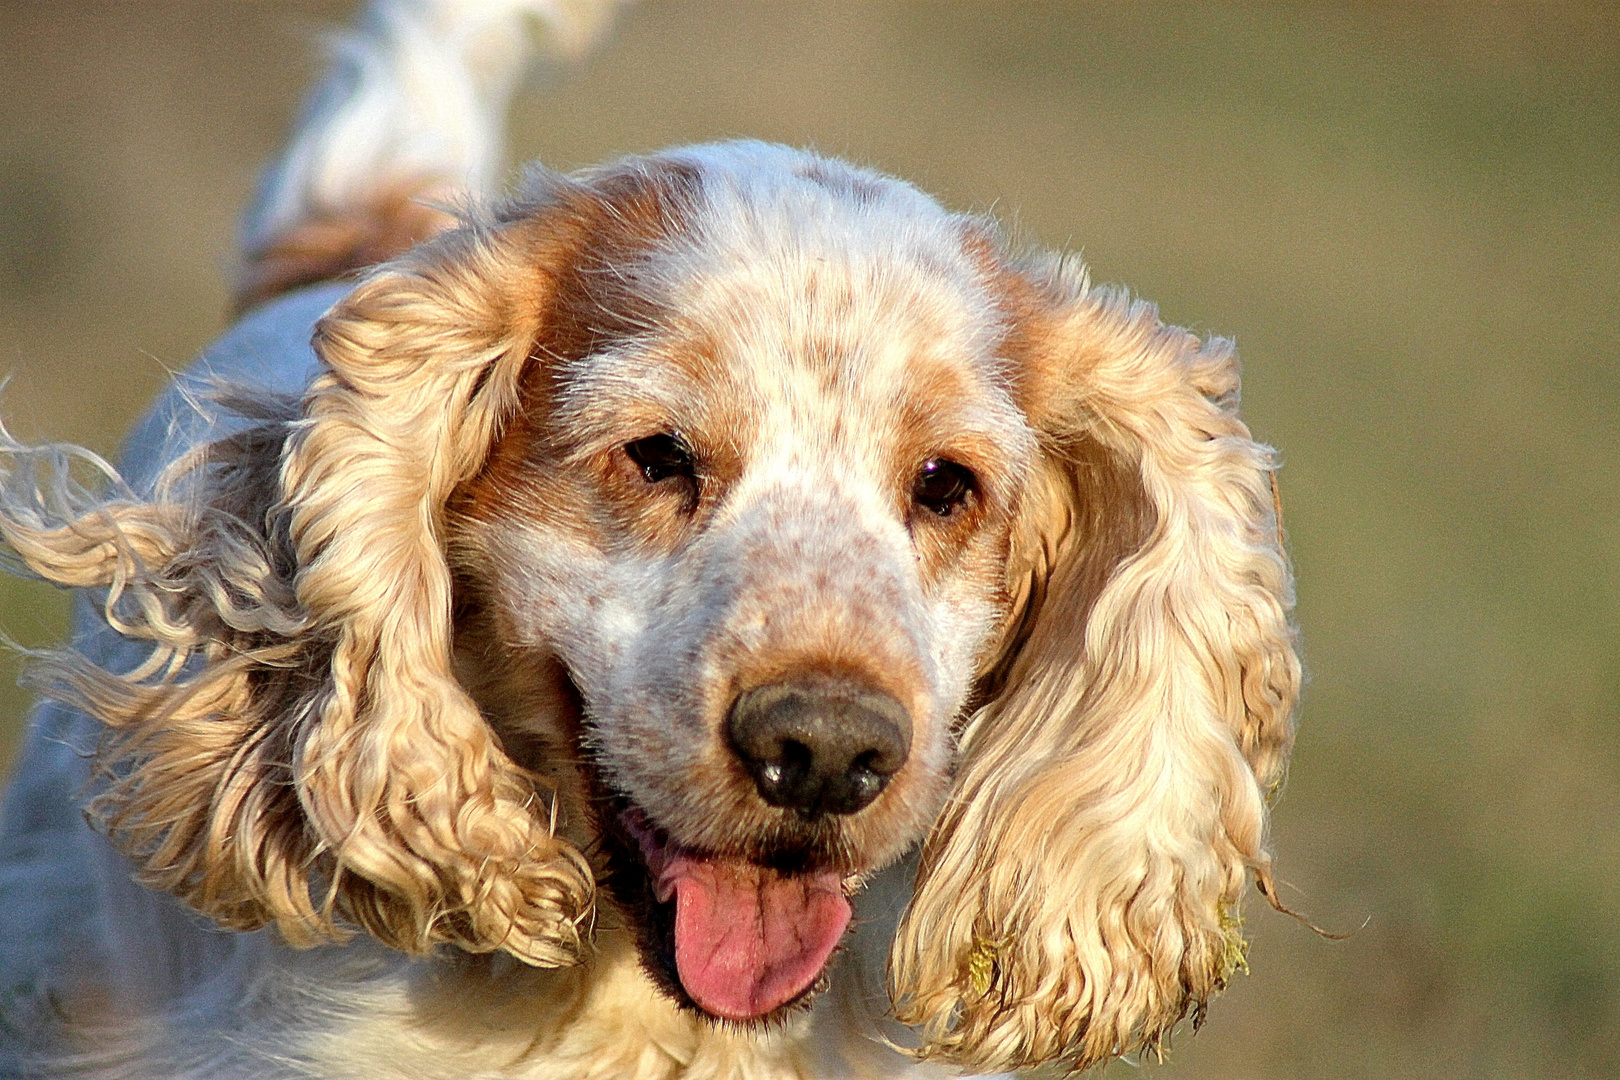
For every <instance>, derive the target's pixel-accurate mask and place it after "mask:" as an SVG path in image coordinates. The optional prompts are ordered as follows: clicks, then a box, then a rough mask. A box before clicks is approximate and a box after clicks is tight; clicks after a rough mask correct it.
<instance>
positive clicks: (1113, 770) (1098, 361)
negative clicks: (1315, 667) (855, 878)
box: [891, 261, 1300, 1072]
mask: <svg viewBox="0 0 1620 1080" xmlns="http://www.w3.org/2000/svg"><path fill="white" fill-rule="evenodd" d="M1003 280H1004V281H1005V282H1007V283H1008V290H1009V293H1010V295H1011V296H1012V299H1011V300H1010V301H1009V304H1010V306H1011V307H1012V308H1013V310H1014V312H1015V314H1014V315H1013V317H1012V320H1011V322H1012V329H1011V332H1010V335H1009V341H1008V352H1009V353H1010V354H1011V358H1012V359H1013V360H1014V361H1015V362H1016V363H1017V364H1018V365H1019V368H1020V371H1019V379H1020V390H1019V393H1020V395H1021V397H1022V399H1023V404H1024V408H1025V411H1026V414H1027V415H1028V417H1029V420H1030V422H1031V424H1032V426H1034V427H1035V428H1036V429H1037V431H1038V432H1039V433H1040V436H1041V444H1042V450H1041V454H1040V458H1039V460H1038V462H1037V464H1036V467H1035V470H1034V473H1033V476H1032V478H1031V482H1030V485H1029V489H1028V492H1027V495H1026V500H1025V505H1024V508H1023V511H1022V519H1021V524H1020V526H1019V529H1020V531H1019V532H1018V534H1017V535H1016V536H1015V540H1014V544H1013V555H1012V559H1011V564H1012V580H1011V581H1010V582H1009V584H1010V587H1011V589H1012V592H1013V596H1014V599H1015V608H1016V610H1015V613H1014V617H1013V618H1012V619H1011V620H1010V623H1009V629H1008V631H1007V634H1006V640H1005V642H1004V643H1003V647H1002V650H1001V653H1000V655H999V657H998V658H997V660H996V662H995V664H994V666H993V669H992V670H991V671H990V672H989V673H988V674H987V675H986V676H985V683H984V686H985V689H984V697H986V698H987V699H988V700H986V702H985V704H983V705H982V707H980V708H979V709H978V710H977V711H976V712H975V713H974V715H973V716H972V718H971V720H970V722H969V724H968V726H967V728H966V729H965V731H964V733H963V739H962V749H961V762H960V771H959V775H958V779H957V786H956V790H955V794H954V797H953V798H952V799H951V801H950V804H949V808H948V809H947V810H946V812H945V813H944V815H943V816H942V817H941V819H940V821H939V822H938V825H937V827H936V828H935V830H934V832H933V833H932V835H931V836H930V838H929V839H928V841H927V843H926V845H925V847H924V850H923V854H922V862H921V868H920V871H919V874H918V881H917V889H916V894H915V897H914V899H913V901H912V904H911V907H910V909H909V910H908V912H907V914H906V917H905V919H904V922H903V924H902V926H901V928H900V931H899V934H898V936H897V938H896V941H895V945H894V951H893V954H892V960H891V979H892V984H893V985H892V991H893V993H894V997H895V1001H896V1003H897V1011H898V1014H899V1015H900V1017H901V1018H902V1019H903V1020H905V1021H907V1022H909V1023H913V1024H918V1025H921V1026H922V1028H923V1031H924V1035H925V1039H926V1042H925V1049H924V1052H925V1053H929V1054H932V1055H935V1056H938V1057H941V1058H944V1059H947V1060H952V1061H955V1062H957V1063H959V1064H962V1065H964V1066H967V1067H969V1068H970V1070H972V1071H985V1072H992V1071H994V1072H999V1071H1003V1070H1011V1069H1014V1068H1019V1067H1027V1066H1030V1065H1033V1064H1036V1063H1039V1062H1042V1061H1048V1060H1053V1059H1064V1060H1066V1061H1068V1062H1070V1063H1071V1064H1073V1065H1074V1066H1075V1067H1077V1068H1084V1067H1086V1066H1089V1065H1091V1064H1094V1063H1096V1062H1099V1061H1103V1060H1106V1059H1107V1058H1109V1057H1111V1056H1114V1055H1118V1054H1122V1053H1126V1052H1129V1051H1131V1050H1132V1049H1135V1048H1138V1047H1142V1046H1149V1047H1154V1048H1157V1047H1159V1046H1160V1045H1162V1043H1163V1041H1164V1040H1165V1038H1166V1037H1167V1036H1168V1034H1169V1032H1170V1030H1171V1029H1172V1028H1173V1027H1174V1025H1175V1024H1176V1022H1177V1021H1178V1020H1180V1019H1181V1018H1182V1017H1184V1016H1186V1015H1188V1014H1189V1013H1191V1014H1192V1015H1193V1017H1194V1020H1195V1021H1196V1020H1198V1019H1200V1018H1201V1016H1202V1012H1203V1009H1204V1006H1205V1003H1206V1001H1207V999H1208V998H1209V997H1210V995H1211V994H1213V993H1214V992H1216V991H1217V990H1219V989H1220V988H1221V987H1222V985H1223V984H1224V981H1225V979H1226V978H1227V976H1228V975H1229V974H1230V972H1231V971H1232V969H1233V967H1234V966H1237V965H1241V964H1242V962H1243V949H1244V943H1243V940H1242V938H1241V936H1240V933H1239V931H1240V923H1239V920H1238V915H1237V907H1238V904H1239V901H1240V897H1241V894H1242V891H1243V888H1244V885H1245V882H1246V880H1247V876H1248V874H1249V873H1251V872H1252V873H1253V874H1255V875H1256V877H1257V878H1258V880H1259V882H1260V884H1261V888H1262V890H1263V891H1265V892H1266V893H1267V895H1268V896H1269V895H1271V878H1270V861H1269V855H1268V853H1267V850H1266V847H1265V839H1266V838H1265V828H1266V801H1267V797H1268V795H1269V794H1270V792H1271V791H1272V790H1273V789H1274V788H1275V786H1276V785H1277V784H1278V783H1279V781H1280V779H1281V773H1282V768H1283V764H1284V760H1285V758H1286V755H1287V751H1288V748H1289V744H1290V740H1291V736H1292V714H1293V708H1294V703H1295V699H1296V696H1297V693H1298V687H1299V681H1300V667H1299V662H1298V659H1297V656H1296V653H1295V647H1294V644H1295V643H1294V635H1293V631H1292V628H1291V625H1290V622H1289V610H1290V607H1291V604H1292V591H1291V589H1292V587H1291V579H1290V574H1289V568H1288V565H1287V560H1286V556H1285V554H1284V552H1283V550H1282V547H1281V540H1280V535H1279V530H1278V525H1279V523H1278V520H1277V511H1276V504H1275V501H1274V498H1273V491H1274V489H1273V488H1272V486H1271V470H1272V468H1273V467H1274V462H1273V459H1272V453H1271V451H1270V450H1269V449H1267V448H1266V447H1264V446H1261V445H1259V444H1257V443H1256V442H1254V441H1253V440H1252V439H1251V438H1250V435H1249V432H1248V429H1247V428H1246V427H1245V426H1244V424H1243V422H1242V421H1241V420H1240V419H1239V418H1238V415H1237V396H1238V374H1237V364H1236V360H1235V358H1234V356H1233V353H1232V348H1231V344H1230V343H1229V342H1227V341H1224V340H1221V339H1210V340H1208V341H1200V340H1199V339H1198V338H1196V337H1194V336H1193V335H1191V334H1189V333H1187V332H1186V331H1183V330H1179V329H1176V328H1174V327H1169V326H1166V325H1164V324H1163V323H1161V322H1160V320H1159V318H1158V315H1157V312H1156V311H1155V309H1154V308H1153V307H1152V306H1151V305H1148V304H1146V303H1142V302H1132V301H1131V300H1130V299H1129V298H1128V297H1126V296H1124V295H1122V294H1119V293H1116V292H1111V291H1105V290H1094V289H1091V288H1089V287H1088V285H1087V283H1086V281H1085V278H1084V274H1083V272H1081V271H1078V270H1075V269H1072V268H1069V267H1065V266H1064V265H1062V264H1061V263H1058V262H1055V261H1054V262H1051V263H1043V264H1038V265H1032V266H1028V267H1025V268H1022V269H1021V270H1019V271H1017V272H1016V273H1013V272H1009V273H1006V274H1005V275H1004V276H1003Z"/></svg>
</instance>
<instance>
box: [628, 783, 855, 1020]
mask: <svg viewBox="0 0 1620 1080" xmlns="http://www.w3.org/2000/svg"><path fill="white" fill-rule="evenodd" d="M612 818H613V819H614V820H613V822H612V824H613V825H615V826H617V827H616V828H608V829H605V830H603V831H604V835H605V836H607V837H608V838H609V839H610V844H609V854H610V865H611V868H612V873H611V874H610V877H609V884H610V888H611V889H612V891H613V893H614V894H615V898H616V899H617V900H618V901H619V902H620V904H621V905H623V906H624V907H625V908H626V909H627V912H628V913H630V914H631V917H632V919H633V920H634V921H635V922H636V923H637V925H638V929H639V932H640V935H641V945H642V956H643V958H644V959H645V961H646V963H647V966H648V968H649V970H650V971H651V973H652V975H653V977H654V978H655V979H656V980H657V981H658V982H659V983H660V984H661V985H662V986H663V987H664V988H665V989H666V990H668V991H669V992H670V993H671V994H672V995H673V996H674V997H675V998H676V999H677V1000H678V1001H682V1002H685V1003H688V1004H690V1005H692V1006H695V1007H696V1008H697V1009H700V1010H701V1011H703V1012H705V1013H707V1014H709V1015H710V1016H713V1017H716V1018H719V1019H722V1020H728V1021H732V1022H734V1023H745V1024H751V1023H757V1022H769V1021H772V1020H774V1019H776V1018H778V1017H779V1016H781V1015H783V1014H784V1013H785V1012H787V1011H788V1010H790V1009H791V1008H792V1007H794V1006H795V1005H798V1004H800V1003H801V1002H805V1001H807V1000H808V999H809V998H810V997H811V996H813V994H814V993H815V992H816V991H817V990H819V989H821V987H822V986H823V985H824V983H825V981H826V977H825V975H826V969H827V965H828V962H829V961H830V960H831V958H832V955H833V953H834V951H835V950H836V949H837V947H838V944H839V942H840V941H842V940H843V937H844V934H845V932H846V931H847V930H848V928H849V922H850V903H849V899H848V896H847V891H848V889H847V885H848V883H849V881H850V880H852V879H846V877H845V876H844V875H843V874H842V873H840V872H839V871H837V870H831V869H820V868H815V867H810V868H800V867H794V868H791V869H778V868H775V867H771V866H764V865H760V864H759V863H757V862H755V861H752V860H749V859H745V858H741V857H738V856H726V855H713V854H707V853H702V852H696V851H692V850H690V849H688V848H685V847H683V846H681V845H680V844H678V843H675V842H674V841H672V840H671V839H670V838H669V837H668V835H666V834H664V833H663V832H662V830H659V829H657V828H655V827H654V826H652V824H651V823H650V822H649V821H648V820H647V818H646V815H645V814H643V813H642V812H641V811H640V810H639V809H637V808H635V807H633V806H630V805H628V804H625V803H622V802H621V805H620V807H619V809H618V812H617V813H614V814H612ZM604 824H606V823H604ZM614 841H616V843H615V842H614ZM614 848H618V849H620V850H613V849H614Z"/></svg>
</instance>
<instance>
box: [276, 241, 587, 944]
mask: <svg viewBox="0 0 1620 1080" xmlns="http://www.w3.org/2000/svg"><path fill="white" fill-rule="evenodd" d="M535 231H536V230H535V229H533V228H530V229H528V230H527V232H528V233H531V234H532V233H534V232H535ZM521 232H524V230H519V229H508V230H507V233H521ZM531 246H532V245H531ZM518 247H524V245H521V244H518V243H517V242H516V241H515V240H514V239H513V237H512V236H511V235H506V234H503V233H501V232H499V231H496V232H492V233H490V232H481V231H479V230H476V229H473V228H468V229H464V230H462V231H460V232H457V233H451V234H448V235H447V236H445V237H444V238H442V239H441V240H440V241H438V242H437V243H435V244H432V245H429V246H428V247H427V248H424V249H418V251H416V252H414V253H412V254H411V255H409V256H407V257H406V258H404V259H402V260H399V261H396V262H395V263H393V264H391V265H390V266H389V267H388V268H387V269H386V270H384V271H383V272H381V273H379V274H376V275H375V276H373V277H371V278H370V279H369V280H367V281H365V282H364V283H363V284H361V285H360V286H359V287H358V288H356V289H355V290H354V291H353V292H352V293H351V294H350V295H349V296H348V297H347V298H346V299H344V300H343V301H342V302H341V303H340V304H338V305H337V307H336V308H335V309H334V310H333V311H332V312H330V313H329V314H328V315H327V316H326V317H325V318H323V319H322V320H321V321H320V323H319V324H318V325H317V327H316V333H315V348H316V351H317V352H318V354H319V355H320V357H321V359H322V360H323V361H324V362H325V364H326V367H327V369H328V370H327V371H325V372H324V373H323V374H321V375H320V376H319V377H318V378H317V379H316V380H315V382H314V383H313V384H312V386H311V387H310V389H309V391H308V393H307V395H306V397H305V405H304V419H303V420H302V421H301V422H300V423H299V424H298V425H297V426H296V428H295V430H294V432H293V434H292V436H291V438H290V439H289V441H288V444H287V449H286V452H285V455H284V457H283V462H282V470H281V490H282V503H281V505H280V507H279V508H278V511H277V512H278V513H280V514H284V515H285V528H286V534H287V537H288V540H289V543H290V548H291V551H292V554H293V557H294V560H295V563H296V566H297V573H296V577H295V579H294V588H295V592H296V596H297V599H298V602H299V604H300V606H301V608H302V609H303V611H304V612H305V613H307V617H308V618H309V620H310V627H309V630H308V631H307V632H308V633H311V634H314V635H317V636H325V637H326V638H328V639H329V643H330V648H331V652H330V660H329V662H328V663H327V665H326V666H325V670H324V672H323V675H324V685H323V686H321V687H320V689H319V691H318V693H316V694H315V695H312V696H311V698H310V699H309V701H308V704H307V706H306V711H307V724H306V727H305V729H304V730H303V732H302V733H301V736H302V737H301V738H300V739H299V741H298V743H297V752H296V757H297V766H296V770H295V775H294V783H295V784H296V786H297V790H298V793H299V801H300V803H301V805H302V807H303V810H304V812H305V813H306V814H307V816H308V819H309V821H310V823H311V826H312V828H313V829H314V831H315V832H316V833H317V834H318V836H319V837H320V840H321V842H322V844H323V846H325V847H327V848H329V849H330V850H331V851H333V852H334V853H335V854H336V857H337V866H338V867H339V868H340V871H341V872H342V873H344V874H347V875H352V876H354V877H356V878H358V879H359V880H360V881H363V882H369V883H371V884H373V885H375V886H377V888H376V889H362V890H360V892H359V893H358V894H355V893H354V890H352V889H351V890H348V891H349V895H348V896H347V897H346V899H345V902H344V904H343V907H344V908H345V909H346V912H345V913H346V914H347V915H348V916H349V917H350V918H353V919H356V920H357V921H359V922H360V923H361V924H362V925H364V926H365V928H366V929H367V930H368V931H370V932H371V933H373V934H375V935H377V936H378V937H381V938H383V939H384V940H386V941H389V942H390V943H392V944H395V945H399V946H403V947H406V948H410V949H413V950H420V949H422V948H425V947H427V946H429V945H431V944H432V943H433V942H434V941H436V940H451V941H455V942H457V943H459V944H461V945H463V946H465V947H470V948H475V949H487V948H504V949H506V950H508V951H511V952H513V953H515V954H516V955H518V956H520V957H522V958H524V959H527V960H530V961H531V962H537V963H544V964H556V963H566V962H570V961H572V960H574V959H577V956H578V952H579V948H580V941H579V937H578V933H577V929H576V927H577V924H578V922H579V920H580V919H581V917H582V915H583V914H584V913H585V912H586V911H587V910H588V909H589V906H590V901H591V890H592V884H591V882H592V878H591V874H590V871H589V869H588V867H587V865H586V863H585V861H584V859H583V858H582V857H581V855H580V853H579V852H578V851H576V850H575V849H574V848H572V847H571V846H569V845H568V844H566V843H565V842H563V841H562V840H560V839H558V838H556V837H554V836H552V835H551V833H550V830H549V827H548V816H547V811H546V807H545V805H544V804H543V802H541V801H540V800H539V799H537V797H536V792H535V789H534V787H533V784H532V783H531V782H530V781H529V780H528V779H526V778H525V777H524V776H523V775H522V774H521V772H520V770H518V769H517V768H516V767H515V766H514V765H513V763H512V762H511V761H510V760H509V759H508V758H507V757H506V755H505V754H504V752H503V751H502V749H501V748H500V746H499V745H498V742H497V740H496V739H495V738H494V736H493V735H492V733H491V732H490V730H489V728H488V726H487V724H486V723H485V721H484V719H483V717H482V716H481V715H480V713H479V711H478V708H477V706H476V705H475V704H474V703H473V702H472V700H471V699H470V698H469V697H468V695H467V693H466V691H465V690H464V689H463V688H462V686H461V684H460V683H459V682H457V680H456V678H455V676H454V675H453V673H452V661H451V654H452V634H453V627H452V621H451V612H452V598H451V577H450V571H449V568H448V566H447V564H446V561H445V555H444V546H443V544H444V537H443V527H444V508H445V503H446V500H447V499H448V498H449V496H450V493H451V491H452V490H453V489H454V488H455V487H456V485H457V484H459V483H461V482H463V481H465V480H466V479H468V478H469V477H470V476H471V475H472V474H473V473H474V471H475V470H477V469H478V468H479V467H480V465H481V464H482V463H483V461H484V460H485V457H486V455H487V454H488V451H489V448H490V445H491V443H492V441H493V440H494V439H495V437H496V436H497V434H498V432H499V429H500V426H501V424H502V422H503V420H504V419H505V418H507V417H509V416H510V415H511V411H512V410H513V409H514V408H516V406H517V398H518V383H519V378H520V374H521V371H522V369H523V367H524V365H525V364H526V363H528V362H529V358H530V356H531V353H532V351H533V350H534V349H535V347H536V341H537V338H538V335H539V333H540V329H541V325H540V324H541V321H542V314H541V313H542V311H543V310H544V306H545V305H544V296H543V292H544V289H545V282H546V281H547V280H548V275H546V274H545V273H544V272H543V268H544V263H545V258H546V256H545V253H543V252H537V251H535V250H529V249H528V248H527V247H525V248H524V250H516V248H518ZM537 263H538V265H537Z"/></svg>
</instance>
